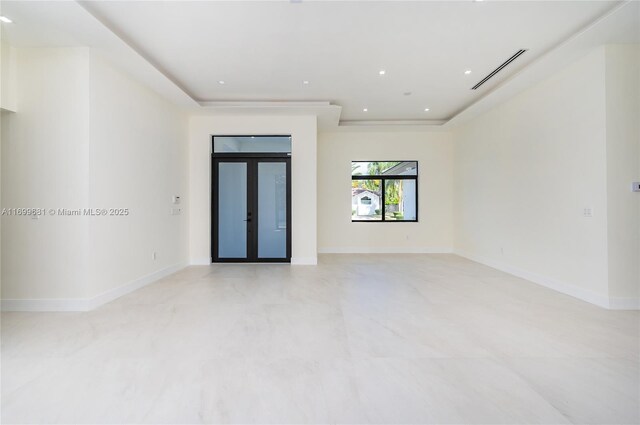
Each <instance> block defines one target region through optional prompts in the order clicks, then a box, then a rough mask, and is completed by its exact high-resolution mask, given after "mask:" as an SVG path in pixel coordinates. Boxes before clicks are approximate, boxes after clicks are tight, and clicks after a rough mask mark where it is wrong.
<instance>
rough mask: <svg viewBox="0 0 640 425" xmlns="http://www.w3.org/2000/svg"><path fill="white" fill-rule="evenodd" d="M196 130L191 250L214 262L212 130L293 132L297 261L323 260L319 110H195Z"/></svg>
mask: <svg viewBox="0 0 640 425" xmlns="http://www.w3.org/2000/svg"><path fill="white" fill-rule="evenodd" d="M189 132H190V136H189V138H190V152H189V154H190V163H189V172H190V181H189V187H190V192H189V197H190V199H189V201H190V203H189V208H190V227H189V233H190V237H189V241H190V256H191V262H192V263H193V264H209V263H210V262H211V136H212V135H221V136H222V135H230V136H232V135H285V134H286V135H291V136H292V147H291V192H292V193H291V198H292V199H291V204H292V211H291V221H292V223H291V226H292V229H291V235H292V241H291V248H292V258H291V262H292V263H293V264H315V263H316V262H317V248H316V243H317V239H316V238H317V225H316V216H317V207H316V191H317V188H316V144H317V119H316V117H315V116H226V115H218V116H211V115H201V116H192V117H191V118H190V122H189Z"/></svg>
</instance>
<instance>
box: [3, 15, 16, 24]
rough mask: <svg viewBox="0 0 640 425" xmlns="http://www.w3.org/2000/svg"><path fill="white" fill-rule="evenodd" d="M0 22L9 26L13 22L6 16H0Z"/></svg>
mask: <svg viewBox="0 0 640 425" xmlns="http://www.w3.org/2000/svg"><path fill="white" fill-rule="evenodd" d="M0 21H2V22H4V23H5V24H10V23H12V22H13V21H12V20H11V19H9V18H7V17H6V16H0Z"/></svg>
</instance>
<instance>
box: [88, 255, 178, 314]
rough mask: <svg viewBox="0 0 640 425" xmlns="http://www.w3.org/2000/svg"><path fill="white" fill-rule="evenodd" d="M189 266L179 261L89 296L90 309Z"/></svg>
mask: <svg viewBox="0 0 640 425" xmlns="http://www.w3.org/2000/svg"><path fill="white" fill-rule="evenodd" d="M186 266H187V263H177V264H174V265H172V266H169V267H165V268H164V269H162V270H158V271H157V272H154V273H151V274H148V275H146V276H143V277H141V278H138V279H136V280H133V281H131V282H129V283H126V284H124V285H122V286H119V287H117V288H114V289H110V290H108V291H105V292H103V293H102V294H100V295H97V296H95V297H93V298H89V299H88V300H87V302H88V310H93V309H95V308H98V307H100V306H101V305H103V304H106V303H108V302H111V301H113V300H115V299H116V298H120V297H121V296H123V295H126V294H128V293H131V292H133V291H135V290H137V289H140V288H142V287H143V286H147V285H148V284H150V283H153V282H155V281H156V280H160V279H162V278H163V277H167V276H169V275H170V274H173V273H175V272H177V271H178V270H180V269H183V268H185V267H186Z"/></svg>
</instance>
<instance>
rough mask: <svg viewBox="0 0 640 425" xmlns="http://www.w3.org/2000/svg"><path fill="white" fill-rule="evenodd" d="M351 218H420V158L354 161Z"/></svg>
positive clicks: (390, 219)
mask: <svg viewBox="0 0 640 425" xmlns="http://www.w3.org/2000/svg"><path fill="white" fill-rule="evenodd" d="M351 221H356V222H391V221H393V222H398V221H405V222H406V221H418V162H417V161H353V162H351Z"/></svg>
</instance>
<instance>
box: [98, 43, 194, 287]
mask: <svg viewBox="0 0 640 425" xmlns="http://www.w3.org/2000/svg"><path fill="white" fill-rule="evenodd" d="M90 83H91V85H90V89H91V103H90V111H91V149H90V181H91V187H90V205H91V206H92V207H93V208H129V210H130V215H128V216H126V217H122V216H112V217H95V218H91V227H90V229H91V234H90V239H91V242H90V251H91V279H90V280H89V282H90V285H91V288H90V293H91V294H93V295H97V294H100V293H103V292H105V291H109V290H112V289H114V288H117V287H119V286H122V285H125V284H128V283H129V282H132V281H134V280H136V279H139V278H140V277H142V276H147V275H150V274H152V273H157V272H159V271H162V270H165V269H168V268H169V269H171V268H175V267H180V266H182V265H185V264H186V263H187V262H188V229H187V227H188V214H187V208H186V201H187V198H188V197H187V194H188V172H187V170H188V135H187V117H186V114H184V113H183V112H181V111H180V110H179V109H178V108H177V107H176V106H174V105H172V104H171V103H170V102H168V101H167V100H165V99H164V98H162V97H160V96H159V95H158V94H156V93H155V92H153V91H151V90H150V89H148V88H146V87H144V86H142V85H141V84H139V83H137V82H136V81H134V80H132V79H131V78H129V77H128V76H126V75H125V74H123V73H121V72H119V71H118V70H116V69H115V68H113V67H112V66H110V65H109V63H108V62H106V61H105V60H103V59H102V58H101V57H100V56H99V55H97V54H95V53H94V52H92V53H91V78H90ZM174 195H176V196H180V197H181V198H182V201H181V205H172V197H173V196H174ZM172 207H176V208H178V207H179V208H181V209H182V210H183V211H182V214H181V215H171V208H172ZM153 252H156V260H153V257H152V253H153Z"/></svg>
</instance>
